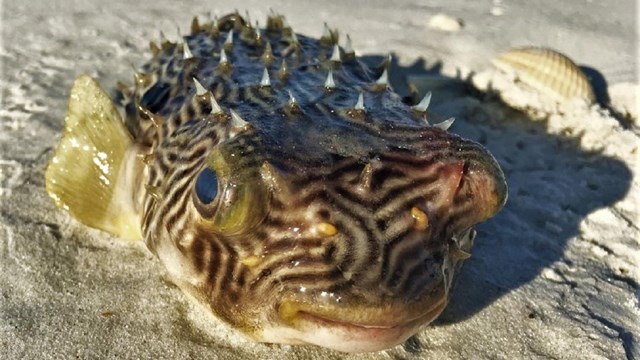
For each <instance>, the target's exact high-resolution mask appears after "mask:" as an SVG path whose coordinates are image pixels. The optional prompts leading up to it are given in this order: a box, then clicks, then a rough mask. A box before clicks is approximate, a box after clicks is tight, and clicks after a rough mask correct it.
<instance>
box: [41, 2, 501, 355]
mask: <svg viewBox="0 0 640 360" xmlns="http://www.w3.org/2000/svg"><path fill="white" fill-rule="evenodd" d="M150 48H151V52H152V54H153V57H152V58H151V60H150V61H149V62H147V63H146V64H144V65H143V66H142V68H141V70H140V72H138V73H136V74H135V77H134V84H133V86H126V85H124V84H122V83H119V84H118V91H117V93H116V94H115V95H114V97H113V98H111V97H110V96H109V95H107V93H106V92H105V91H104V90H102V89H101V87H100V86H99V85H98V83H97V82H96V81H95V80H94V79H92V78H90V77H88V76H80V77H79V78H78V79H77V80H76V81H75V83H74V84H73V87H72V89H71V95H70V99H69V107H68V114H67V116H66V119H65V128H64V134H63V136H62V139H61V140H60V143H59V144H58V146H57V148H56V150H55V154H54V156H53V158H52V159H51V161H50V164H49V166H48V168H47V170H46V190H47V192H48V193H49V195H50V196H51V197H52V198H53V200H54V201H55V203H56V204H57V206H58V207H60V208H62V209H64V210H66V211H67V212H69V213H70V214H71V215H72V216H73V217H74V218H76V219H77V220H78V221H79V222H81V223H83V224H85V225H87V226H90V227H93V228H97V229H101V230H104V231H106V232H108V233H111V234H113V235H115V236H118V237H121V238H125V239H132V240H142V241H144V243H145V244H146V247H147V248H148V249H149V250H150V251H151V252H152V253H153V254H155V256H156V257H157V258H158V259H160V261H161V262H162V263H163V264H164V266H165V267H166V270H167V273H168V275H169V276H170V278H171V279H172V281H174V282H175V283H176V284H177V285H178V286H179V287H180V288H181V289H183V290H184V291H185V292H186V293H188V294H190V295H192V296H193V297H194V298H195V299H196V301H197V302H199V303H200V304H202V305H204V306H205V307H206V308H207V309H208V310H209V311H210V312H212V313H213V314H214V315H215V317H217V318H218V319H220V320H222V321H223V322H225V323H227V324H228V325H230V326H231V327H232V328H234V329H236V330H238V331H239V332H240V333H242V334H245V335H246V336H248V337H250V338H252V339H254V340H256V341H258V342H267V343H283V344H315V345H319V346H324V347H327V348H331V349H336V350H339V351H345V352H365V351H377V350H382V349H387V348H390V347H392V346H395V345H397V344H400V343H402V342H403V341H405V340H406V339H408V338H409V337H410V336H412V335H414V334H416V333H417V332H418V331H420V330H421V329H422V328H423V327H424V326H425V325H426V324H428V323H430V322H431V321H432V320H433V319H435V318H436V317H437V316H438V315H439V314H440V313H441V312H442V311H443V309H444V308H445V306H446V304H447V301H448V299H449V297H450V294H451V286H452V284H453V282H454V278H455V276H456V274H457V273H458V271H459V269H460V265H461V264H462V262H463V261H464V260H465V259H466V258H468V257H469V256H470V251H471V246H472V242H473V240H474V237H475V231H474V230H473V226H474V225H476V224H478V223H480V222H483V221H485V220H487V219H489V218H491V217H492V216H494V215H495V214H496V213H497V212H498V211H499V210H500V209H501V208H502V207H503V205H504V203H505V201H506V197H507V187H506V183H505V178H504V174H503V172H502V170H501V169H500V167H499V165H498V163H497V161H496V160H495V159H494V158H493V157H492V156H491V155H490V154H489V152H488V151H487V150H485V149H484V148H483V147H482V146H480V145H479V144H477V143H475V142H472V141H469V140H465V139H462V138H460V137H458V136H456V135H453V134H450V133H449V132H447V129H448V127H449V125H450V124H451V122H452V121H451V120H449V121H445V122H441V123H439V124H434V125H431V124H430V123H429V121H428V120H427V106H428V103H429V95H427V96H426V97H425V99H423V100H422V101H421V102H419V103H418V104H416V105H414V106H409V105H407V104H405V103H404V102H403V101H402V99H401V97H400V96H399V95H398V94H396V93H395V92H394V91H393V90H392V89H391V88H390V86H389V84H388V72H387V66H388V62H386V63H385V65H384V66H381V67H380V69H379V70H378V71H377V72H376V71H375V70H371V69H369V68H368V67H366V66H365V65H364V64H363V63H362V62H361V61H359V60H358V58H357V57H356V56H355V53H354V51H353V49H352V46H351V42H350V39H349V37H347V39H346V43H345V45H344V46H340V45H339V41H338V32H337V31H335V30H331V29H329V28H328V27H326V25H325V31H324V34H323V35H322V36H321V37H320V38H319V39H313V38H309V37H306V36H303V35H299V34H296V33H295V32H293V30H292V29H291V27H290V26H289V25H288V24H287V22H286V21H285V19H284V17H283V16H281V15H277V14H271V15H270V16H269V17H268V19H267V24H266V27H264V28H260V27H258V25H257V24H256V25H255V26H254V25H252V24H251V23H250V22H249V21H246V20H245V18H243V17H241V16H239V15H238V14H237V13H235V14H230V15H227V16H224V17H221V18H220V19H216V20H212V21H209V22H207V23H204V24H200V23H199V22H198V20H197V19H195V20H194V22H193V23H192V26H191V33H190V34H189V35H187V36H184V37H183V39H182V41H178V42H176V43H172V42H169V41H167V40H164V41H163V42H162V43H161V44H159V45H157V44H155V43H151V44H150Z"/></svg>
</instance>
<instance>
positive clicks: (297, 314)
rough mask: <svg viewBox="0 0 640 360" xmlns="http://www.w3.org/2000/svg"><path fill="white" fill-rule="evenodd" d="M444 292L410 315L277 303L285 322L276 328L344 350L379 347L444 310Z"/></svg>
mask: <svg viewBox="0 0 640 360" xmlns="http://www.w3.org/2000/svg"><path fill="white" fill-rule="evenodd" d="M446 303H447V297H446V295H445V294H444V293H443V294H441V296H438V297H437V298H433V299H431V300H430V302H429V303H428V305H425V311H423V312H421V313H419V314H418V315H414V316H409V315H407V314H404V313H398V312H396V311H391V309H388V308H385V309H349V308H341V309H329V308H314V307H308V306H305V305H304V304H301V303H297V302H295V301H284V302H282V303H281V304H280V316H281V318H282V320H284V321H285V322H286V323H287V324H288V325H289V327H288V329H287V330H282V329H281V330H280V331H278V333H279V336H280V340H282V337H287V340H289V341H291V342H293V343H306V344H314V345H320V346H324V347H328V348H332V349H335V350H338V351H344V352H365V351H378V350H383V349H387V348H390V347H392V346H395V345H397V344H400V343H402V342H404V341H405V340H407V339H408V338H409V337H410V336H412V335H413V334H415V333H416V331H417V330H418V329H419V328H420V327H422V326H424V325H425V324H427V323H429V322H431V321H432V320H433V319H435V318H436V317H437V316H438V315H439V314H440V313H441V312H442V310H444V308H445V306H446Z"/></svg>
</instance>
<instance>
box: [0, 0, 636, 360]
mask: <svg viewBox="0 0 640 360" xmlns="http://www.w3.org/2000/svg"><path fill="white" fill-rule="evenodd" d="M0 6H1V9H2V10H1V11H2V14H1V21H2V25H1V30H2V45H1V47H0V49H1V50H0V51H1V52H0V59H1V61H2V77H1V82H0V86H1V88H2V91H1V94H2V101H1V104H2V105H1V106H0V358H3V359H5V358H6V359H19V358H40V359H48V358H55V359H62V358H64V359H67V358H80V359H95V358H193V359H205V358H206V359H245V358H246V359H275V358H279V359H416V358H418V359H432V358H433V359H578V358H579V359H624V358H628V359H636V358H640V344H638V341H640V287H639V285H638V284H639V283H640V267H639V264H640V220H639V211H638V210H639V209H638V204H639V203H640V199H639V197H640V191H638V190H639V187H640V182H639V180H638V173H639V171H640V158H639V156H640V155H639V154H640V149H639V148H638V147H639V143H640V141H639V134H640V131H639V123H638V91H639V85H638V75H637V70H636V67H637V66H638V63H637V58H638V54H637V48H638V38H637V33H636V27H637V20H636V17H637V8H636V7H637V4H635V3H634V2H633V1H630V0H624V1H622V0H621V1H608V2H597V1H577V0H574V1H565V2H558V1H551V0H544V1H535V2H529V1H524V0H517V1H516V0H502V1H499V0H493V1H482V2H467V1H463V0H453V1H446V2H445V1H425V2H412V1H395V2H389V1H381V0H375V1H366V2H365V1H357V2H350V3H349V4H348V5H344V4H342V2H341V1H323V2H320V1H318V2H308V3H303V2H291V3H287V2H284V1H272V2H270V3H269V4H268V5H265V4H263V3H262V2H259V1H247V2H244V3H242V4H239V3H237V2H231V1H217V2H215V3H213V2H208V3H205V2H196V1H185V2H173V1H167V0H158V1H154V2H149V3H148V4H147V5H145V4H143V3H142V2H133V1H110V2H97V1H91V2H85V1H42V0H40V1H32V2H26V1H25V2H18V1H15V0H12V1H4V2H2V4H1V5H0ZM270 7H272V8H274V9H276V10H278V11H279V12H282V13H284V14H285V15H286V16H287V18H288V20H289V22H290V23H291V24H292V25H293V27H294V29H295V30H296V31H297V32H300V33H303V34H308V35H315V36H318V35H320V34H321V31H322V23H323V22H324V21H327V22H329V24H330V25H331V26H332V27H337V28H339V29H340V30H341V32H342V33H348V34H350V35H351V37H352V39H353V41H354V47H355V49H356V51H357V53H358V54H359V55H362V56H364V58H365V60H367V61H371V62H373V63H375V62H376V61H378V60H380V59H382V58H383V57H384V56H386V54H387V53H388V52H389V51H392V52H393V55H394V66H393V67H392V76H393V83H394V86H395V87H396V88H397V89H398V90H399V91H406V89H405V88H404V86H403V82H404V79H406V78H407V76H411V77H413V78H414V79H422V80H423V83H425V84H427V85H429V86H431V87H432V88H433V91H434V104H433V110H434V112H435V113H437V114H438V115H440V116H441V117H442V118H446V117H449V116H455V117H456V119H457V120H456V122H455V124H454V125H453V127H452V129H451V131H453V132H455V133H459V134H462V135H463V136H466V137H469V138H472V139H475V140H477V141H479V142H481V143H483V144H484V145H485V146H486V147H488V148H489V149H490V150H491V151H492V153H493V154H494V155H495V156H496V158H497V159H498V160H499V162H500V163H501V165H502V166H503V169H504V171H505V173H506V175H507V178H508V183H509V196H510V197H509V202H508V204H507V206H506V207H505V209H504V210H503V211H502V212H501V213H500V214H499V215H498V216H497V217H496V218H495V219H493V220H491V221H489V222H487V223H485V224H483V225H481V226H480V227H479V228H478V230H479V235H478V238H477V240H476V245H475V247H474V249H473V256H472V258H471V259H470V260H469V261H468V262H467V264H466V265H465V267H464V269H463V273H462V276H461V277H460V279H459V281H458V283H457V286H456V290H455V293H454V295H453V299H452V302H451V304H450V305H449V307H448V308H447V309H446V311H445V313H444V314H443V315H442V316H441V318H440V319H439V320H437V321H436V322H435V323H434V324H432V325H431V326H429V327H427V328H426V329H425V330H424V331H422V332H420V333H419V334H418V335H417V336H416V337H414V338H412V339H410V341H408V342H407V343H405V344H404V345H401V346H398V347H396V348H394V349H390V350H387V351H383V352H378V353H371V354H341V353H336V352H333V351H329V350H325V349H320V348H316V347H310V346H280V345H265V344H255V343H252V342H250V341H248V340H246V339H244V338H243V337H241V336H239V335H238V334H237V333H235V332H233V331H230V330H228V329H227V328H226V327H225V326H224V325H222V324H220V323H218V322H216V321H215V320H213V319H212V318H210V317H209V315H207V314H206V313H204V312H203V311H201V310H200V309H199V308H197V307H196V306H194V305H193V304H192V303H191V302H190V301H189V299H187V298H186V297H185V296H184V295H183V293H182V292H181V291H180V290H179V289H177V288H176V287H175V286H173V285H171V284H170V283H169V282H168V281H166V279H165V278H164V276H163V274H164V271H163V268H162V266H161V264H160V263H159V262H158V261H157V260H155V259H154V258H153V256H151V255H150V254H149V253H148V252H147V251H146V250H145V249H144V248H143V247H142V246H140V245H139V244H130V243H126V242H124V241H122V240H120V239H117V238H113V237H110V236H108V235H106V234H104V233H101V232H99V231H94V230H92V229H88V228H86V227H84V226H82V225H80V224H79V223H77V222H76V221H75V220H73V219H71V218H70V217H69V216H68V215H67V214H65V213H63V212H61V211H59V210H58V209H57V208H55V206H54V205H53V203H52V202H51V201H50V200H49V198H48V197H47V195H46V194H45V192H44V185H43V171H44V167H45V166H46V163H47V161H48V158H49V157H50V156H51V152H52V149H53V147H54V146H55V144H56V142H57V140H58V139H59V137H60V135H61V131H62V125H63V118H64V113H65V108H66V102H67V96H68V92H69V88H70V85H71V83H72V81H73V79H74V78H75V76H77V75H78V74H81V73H88V74H90V75H92V76H94V77H96V78H98V80H99V81H100V83H102V84H103V85H104V86H106V87H112V86H114V85H115V82H116V81H117V80H121V81H126V82H130V81H131V78H132V68H134V67H135V66H137V65H140V64H142V63H143V62H144V60H145V59H146V58H147V57H148V56H149V55H148V51H147V44H148V41H149V40H150V39H158V36H159V35H158V34H159V32H158V31H159V30H164V32H165V33H166V34H167V36H168V37H169V38H171V39H175V38H176V37H177V35H176V30H175V29H176V26H178V25H179V26H180V27H181V28H182V29H184V30H183V31H186V29H187V28H188V24H189V22H190V19H191V17H192V16H193V15H194V14H200V15H204V14H205V13H206V12H207V11H211V12H212V13H214V14H224V13H227V12H229V11H233V9H235V8H239V9H241V11H242V12H244V9H245V8H247V9H250V10H251V16H252V18H254V19H256V18H257V19H260V20H262V19H264V18H265V17H266V14H267V12H268V9H269V8H270ZM436 15H441V18H440V19H436V20H433V17H434V16H436ZM262 22H264V21H263V20H262ZM438 24H440V25H438ZM456 24H457V26H456ZM521 45H539V46H548V47H552V48H555V49H557V50H560V51H562V52H563V53H565V54H567V55H568V56H570V57H571V58H573V59H574V60H575V61H576V62H577V63H578V64H580V65H582V66H584V67H585V71H587V72H588V73H589V74H590V75H592V78H593V80H594V81H595V82H596V85H598V88H597V90H598V93H599V95H600V99H601V100H604V101H602V103H600V104H587V103H585V102H581V101H571V102H567V103H563V104H556V103H555V102H553V101H550V100H549V99H547V98H545V95H544V94H540V93H538V92H536V91H534V90H532V89H531V88H528V87H527V86H526V85H524V84H520V83H514V82H513V81H512V80H511V79H510V78H509V77H508V76H505V75H504V74H502V73H500V72H497V71H496V70H494V69H492V68H491V65H490V59H491V58H492V57H493V56H495V55H496V54H498V53H499V52H501V51H504V50H506V49H508V48H510V47H512V46H521ZM456 73H458V74H460V75H461V76H463V77H467V75H468V74H474V75H473V76H472V77H471V78H470V79H469V81H467V82H461V81H458V80H456V79H455V78H456ZM425 79H426V80H425ZM472 85H473V86H472ZM605 95H608V96H605ZM607 98H608V101H607Z"/></svg>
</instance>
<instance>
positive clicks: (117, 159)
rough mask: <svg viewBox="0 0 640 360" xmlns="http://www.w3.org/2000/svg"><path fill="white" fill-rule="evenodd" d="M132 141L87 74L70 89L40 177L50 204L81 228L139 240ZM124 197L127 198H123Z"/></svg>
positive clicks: (112, 106) (106, 100) (95, 83)
mask: <svg viewBox="0 0 640 360" xmlns="http://www.w3.org/2000/svg"><path fill="white" fill-rule="evenodd" d="M132 145H133V140H132V138H131V135H130V134H129V132H128V131H127V129H126V127H125V126H124V123H123V122H122V119H121V117H120V114H119V113H118V110H117V109H116V107H115V105H114V104H113V102H112V101H111V99H110V98H109V96H108V95H107V94H106V93H105V92H104V90H102V89H101V88H100V85H98V83H97V82H96V81H95V80H94V79H92V78H91V77H89V76H87V75H82V76H80V77H78V78H77V79H76V81H75V82H74V83H73V87H72V88H71V96H70V98H69V109H68V112H67V117H66V118H65V126H64V134H63V135H62V139H61V140H60V143H59V144H58V147H57V148H56V151H55V154H54V156H53V158H52V159H51V161H50V162H49V166H48V167H47V170H46V173H45V181H46V189H47V192H48V193H49V196H51V198H53V200H54V201H55V203H56V205H57V206H58V207H60V208H62V209H64V210H66V211H68V212H69V213H70V214H71V215H73V217H75V218H76V219H78V221H80V222H82V223H83V224H85V225H88V226H90V227H94V228H97V229H101V230H104V231H107V232H109V233H111V234H114V235H117V236H119V237H122V238H126V239H131V240H133V239H140V238H141V237H142V236H141V233H140V216H139V215H138V214H136V213H135V211H134V206H133V201H132V200H131V196H130V194H131V191H132V189H131V188H128V189H127V188H126V187H127V186H129V187H130V186H131V184H130V181H129V179H128V178H129V177H130V174H129V173H130V172H131V169H130V168H128V167H130V166H131V162H130V161H129V157H130V153H131V151H132V149H133V146H132ZM127 194H129V196H127Z"/></svg>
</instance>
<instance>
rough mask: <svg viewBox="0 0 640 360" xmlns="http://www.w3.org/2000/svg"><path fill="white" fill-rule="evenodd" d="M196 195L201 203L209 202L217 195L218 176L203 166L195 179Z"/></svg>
mask: <svg viewBox="0 0 640 360" xmlns="http://www.w3.org/2000/svg"><path fill="white" fill-rule="evenodd" d="M196 195H197V196H198V199H200V201H201V202H202V203H203V204H210V203H211V202H212V201H213V200H214V199H215V198H216V195H218V177H217V176H216V173H215V172H214V171H213V170H211V169H209V168H204V169H203V170H202V172H200V175H198V179H197V180H196Z"/></svg>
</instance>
